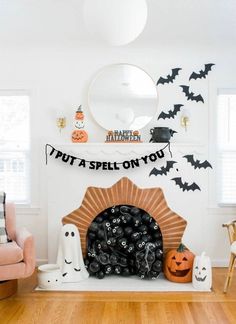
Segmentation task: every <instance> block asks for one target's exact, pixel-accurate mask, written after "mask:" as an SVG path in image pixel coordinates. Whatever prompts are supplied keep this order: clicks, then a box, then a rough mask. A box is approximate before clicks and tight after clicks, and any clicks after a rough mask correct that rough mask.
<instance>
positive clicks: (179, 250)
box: [177, 243, 187, 253]
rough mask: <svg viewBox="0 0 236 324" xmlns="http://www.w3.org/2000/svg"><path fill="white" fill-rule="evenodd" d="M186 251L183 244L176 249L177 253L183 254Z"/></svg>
mask: <svg viewBox="0 0 236 324" xmlns="http://www.w3.org/2000/svg"><path fill="white" fill-rule="evenodd" d="M185 250H187V249H186V246H185V245H184V244H183V243H180V245H179V247H178V248H177V252H180V253H182V252H184V251H185Z"/></svg>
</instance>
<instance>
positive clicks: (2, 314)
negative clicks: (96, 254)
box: [0, 268, 236, 324]
mask: <svg viewBox="0 0 236 324" xmlns="http://www.w3.org/2000/svg"><path fill="white" fill-rule="evenodd" d="M235 273H236V272H235ZM225 274H226V269H222V268H215V269H214V270H213V291H212V292H210V293H209V292H206V293H202V292H199V293H193V292H184V293H183V292H178V293H176V292H175V293H168V292H165V293H163V292H160V293H158V292H157V293H145V292H142V293H137V292H135V293H132V292H129V293H127V292H124V293H120V292H119V293H110V292H93V293H91V292H46V291H45V292H44V291H43V292H42V291H40V292H39V291H34V287H35V286H36V274H34V275H33V276H32V277H31V278H29V279H24V280H22V281H19V287H18V292H17V294H16V295H14V296H12V297H10V298H7V299H4V300H1V301H0V324H5V323H20V324H28V323H30V324H31V323H43V324H50V323H57V324H58V323H63V324H67V323H72V324H73V323H79V324H84V323H86V324H87V323H89V324H97V323H99V324H101V323H102V324H113V323H114V324H121V323H128V324H139V323H142V324H146V323H147V324H152V323H155V324H165V323H179V324H185V323H187V324H191V323H196V324H204V323H208V324H211V323H219V324H225V323H233V324H236V275H235V277H234V279H233V283H232V286H231V288H230V290H229V292H228V293H227V294H223V292H222V291H223V286H224V280H225Z"/></svg>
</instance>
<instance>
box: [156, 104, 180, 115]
mask: <svg viewBox="0 0 236 324" xmlns="http://www.w3.org/2000/svg"><path fill="white" fill-rule="evenodd" d="M182 106H183V105H181V104H179V105H174V109H173V110H169V111H168V113H165V112H164V111H162V112H161V113H160V115H159V116H158V118H157V119H161V118H162V119H166V118H168V119H170V118H175V116H176V115H177V113H178V112H179V111H180V108H181V107H182Z"/></svg>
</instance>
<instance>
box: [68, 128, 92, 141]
mask: <svg viewBox="0 0 236 324" xmlns="http://www.w3.org/2000/svg"><path fill="white" fill-rule="evenodd" d="M71 140H72V142H73V143H85V142H87V140H88V134H87V133H86V131H85V130H82V129H80V130H74V131H73V133H72V135H71Z"/></svg>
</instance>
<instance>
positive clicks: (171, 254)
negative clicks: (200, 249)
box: [164, 243, 195, 283]
mask: <svg viewBox="0 0 236 324" xmlns="http://www.w3.org/2000/svg"><path fill="white" fill-rule="evenodd" d="M194 256H195V255H194V254H193V253H192V252H191V251H189V250H188V249H187V248H186V247H185V246H184V245H183V244H182V243H181V244H180V245H179V247H178V248H177V249H172V250H170V251H168V252H167V253H166V255H165V260H164V275H165V276H166V278H167V279H168V280H170V281H173V282H181V283H182V282H191V281H192V268H193V259H194Z"/></svg>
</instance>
